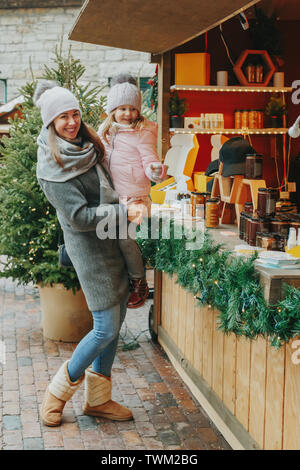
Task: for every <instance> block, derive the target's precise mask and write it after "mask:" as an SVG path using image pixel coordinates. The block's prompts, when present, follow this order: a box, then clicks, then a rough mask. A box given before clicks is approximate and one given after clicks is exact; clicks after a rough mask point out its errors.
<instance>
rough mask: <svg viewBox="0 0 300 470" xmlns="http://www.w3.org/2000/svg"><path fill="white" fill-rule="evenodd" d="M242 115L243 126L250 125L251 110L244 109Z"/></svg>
mask: <svg viewBox="0 0 300 470" xmlns="http://www.w3.org/2000/svg"><path fill="white" fill-rule="evenodd" d="M241 115H242V116H241V121H242V127H248V123H249V111H248V110H246V109H245V110H244V111H242V113H241Z"/></svg>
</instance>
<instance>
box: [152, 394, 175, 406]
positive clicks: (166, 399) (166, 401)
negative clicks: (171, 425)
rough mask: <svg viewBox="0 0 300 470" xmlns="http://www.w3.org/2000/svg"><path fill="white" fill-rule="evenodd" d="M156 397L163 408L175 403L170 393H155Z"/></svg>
mask: <svg viewBox="0 0 300 470" xmlns="http://www.w3.org/2000/svg"><path fill="white" fill-rule="evenodd" d="M156 397H157V399H158V400H159V402H160V403H161V405H162V407H163V408H167V407H169V406H176V405H177V403H176V400H175V398H174V397H173V395H172V393H157V394H156Z"/></svg>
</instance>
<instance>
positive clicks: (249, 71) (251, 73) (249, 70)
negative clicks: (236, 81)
mask: <svg viewBox="0 0 300 470" xmlns="http://www.w3.org/2000/svg"><path fill="white" fill-rule="evenodd" d="M246 77H247V81H248V83H254V82H255V65H253V64H249V65H247V67H246Z"/></svg>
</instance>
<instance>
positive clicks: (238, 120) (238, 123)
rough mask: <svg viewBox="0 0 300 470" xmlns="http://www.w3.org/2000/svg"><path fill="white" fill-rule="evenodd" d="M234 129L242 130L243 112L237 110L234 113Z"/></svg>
mask: <svg viewBox="0 0 300 470" xmlns="http://www.w3.org/2000/svg"><path fill="white" fill-rule="evenodd" d="M234 127H235V128H236V129H240V128H241V127H242V111H241V110H240V109H237V110H236V111H235V112H234Z"/></svg>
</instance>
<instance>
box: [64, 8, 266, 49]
mask: <svg viewBox="0 0 300 470" xmlns="http://www.w3.org/2000/svg"><path fill="white" fill-rule="evenodd" d="M259 1H260V0H252V1H246V0H230V1H228V0H188V1H186V0H151V1H146V0H86V2H85V3H84V5H83V7H82V9H81V11H80V14H79V16H78V18H77V20H76V23H75V25H74V27H73V29H72V31H71V33H70V35H69V39H71V40H73V41H80V42H88V43H92V44H101V45H104V46H110V47H118V48H122V49H131V50H135V51H143V52H151V53H153V54H160V53H163V52H166V51H168V50H170V49H174V48H175V47H177V46H179V45H180V44H183V43H185V42H187V41H189V40H191V39H193V38H195V37H196V36H199V35H200V34H202V33H204V32H205V31H208V30H209V29H212V28H214V27H215V26H217V25H218V24H220V23H222V22H224V21H226V20H228V19H229V18H231V17H232V16H235V15H236V14H237V13H240V12H241V11H243V10H245V9H246V8H249V7H250V6H252V5H254V4H255V3H258V2H259Z"/></svg>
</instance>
